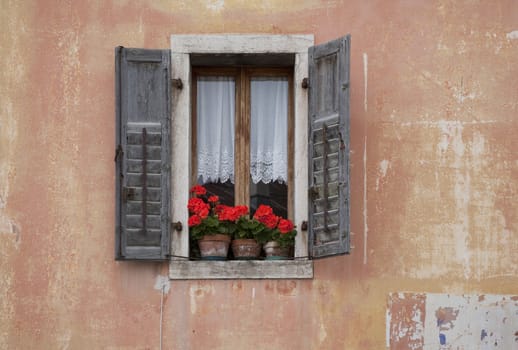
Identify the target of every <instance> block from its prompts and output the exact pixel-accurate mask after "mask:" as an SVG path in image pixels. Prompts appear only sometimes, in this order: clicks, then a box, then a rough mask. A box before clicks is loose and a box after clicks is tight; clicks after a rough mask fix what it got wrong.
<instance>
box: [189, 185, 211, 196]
mask: <svg viewBox="0 0 518 350" xmlns="http://www.w3.org/2000/svg"><path fill="white" fill-rule="evenodd" d="M189 192H191V193H193V192H194V194H195V195H197V196H203V195H204V194H206V193H207V190H206V189H205V187H203V186H200V185H194V186H192V187H191V189H190V191H189Z"/></svg>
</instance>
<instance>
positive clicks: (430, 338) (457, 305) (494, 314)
mask: <svg viewBox="0 0 518 350" xmlns="http://www.w3.org/2000/svg"><path fill="white" fill-rule="evenodd" d="M387 313H388V315H389V317H388V320H387V327H389V330H390V331H389V335H390V348H391V349H420V350H432V349H434V350H436V349H441V350H446V349H456V350H481V349H489V348H491V349H495V350H497V349H502V350H509V349H514V348H515V347H516V346H517V342H516V341H515V339H514V337H515V335H514V333H515V332H516V329H518V299H517V297H516V296H510V295H489V294H486V295H450V294H434V293H392V294H390V295H389V304H388V308H387Z"/></svg>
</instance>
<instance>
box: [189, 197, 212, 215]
mask: <svg viewBox="0 0 518 350" xmlns="http://www.w3.org/2000/svg"><path fill="white" fill-rule="evenodd" d="M187 208H188V209H189V212H190V213H191V214H194V215H198V216H199V217H201V218H202V219H205V218H206V217H207V216H208V215H209V211H210V205H209V204H207V203H205V202H204V201H203V199H201V198H191V199H189V202H188V204H187Z"/></svg>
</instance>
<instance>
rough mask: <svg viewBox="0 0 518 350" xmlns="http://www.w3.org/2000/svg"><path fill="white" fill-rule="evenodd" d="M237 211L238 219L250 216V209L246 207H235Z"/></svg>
mask: <svg viewBox="0 0 518 350" xmlns="http://www.w3.org/2000/svg"><path fill="white" fill-rule="evenodd" d="M235 209H236V215H238V217H241V216H243V215H246V214H248V207H247V206H246V205H238V206H236V207H235Z"/></svg>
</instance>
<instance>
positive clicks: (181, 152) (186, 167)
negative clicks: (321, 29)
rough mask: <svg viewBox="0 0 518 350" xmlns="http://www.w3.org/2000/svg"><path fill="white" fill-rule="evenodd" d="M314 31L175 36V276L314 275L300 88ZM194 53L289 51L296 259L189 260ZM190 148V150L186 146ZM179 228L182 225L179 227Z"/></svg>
mask: <svg viewBox="0 0 518 350" xmlns="http://www.w3.org/2000/svg"><path fill="white" fill-rule="evenodd" d="M313 43H314V38H313V35H234V34H232V35H230V34H221V35H217V34H216V35H172V36H171V71H172V72H173V73H172V78H173V79H181V80H182V82H183V88H182V89H172V116H173V117H172V135H173V136H172V155H171V157H172V162H173V164H175V169H174V171H173V172H172V188H171V198H172V203H171V206H172V209H171V210H172V221H173V222H178V221H179V222H181V223H183V227H184V229H183V230H182V231H178V230H173V231H172V237H171V239H172V244H171V262H170V264H169V277H170V278H171V279H238V278H242V279H270V278H274V279H279V278H290V279H304V278H313V261H311V260H309V259H308V245H307V242H308V235H307V232H306V231H302V230H301V226H302V223H303V222H304V221H307V220H308V217H307V216H308V198H307V193H308V192H307V191H308V162H307V159H308V157H307V155H308V152H307V140H308V136H307V125H308V124H307V123H308V94H307V90H306V89H303V88H302V87H301V85H302V80H303V79H304V78H306V77H307V76H308V48H309V47H311V46H312V45H313ZM191 55H193V56H195V55H214V56H218V55H230V56H232V55H251V56H253V55H257V56H263V57H264V56H265V55H266V56H269V55H271V56H272V57H274V56H276V55H279V56H283V55H290V56H293V57H294V60H293V62H292V64H290V66H291V67H292V69H293V84H292V86H293V92H292V94H291V96H292V98H293V102H292V106H293V121H294V128H293V130H294V131H293V150H294V152H293V166H292V167H291V168H292V169H293V183H294V185H293V219H294V221H295V224H296V225H297V227H298V234H297V237H296V242H295V259H294V260H290V261H282V262H280V261H273V262H272V261H260V260H258V261H226V262H212V261H210V262H207V261H189V259H188V254H189V239H188V230H187V219H188V212H187V208H186V203H187V201H188V199H189V185H190V182H191V173H192V158H191V154H190V153H191V152H190V144H191V142H190V137H191V127H192V125H191V115H192V111H191V107H192V103H191V97H192V85H193V84H192V74H191V70H192V65H191ZM186 149H187V150H189V151H188V152H186V151H185V150H186ZM177 227H178V226H177Z"/></svg>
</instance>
